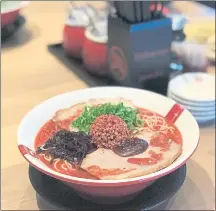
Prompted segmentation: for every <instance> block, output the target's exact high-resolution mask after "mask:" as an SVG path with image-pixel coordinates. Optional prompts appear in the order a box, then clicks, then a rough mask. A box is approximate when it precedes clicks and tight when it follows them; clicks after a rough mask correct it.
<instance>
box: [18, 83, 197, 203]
mask: <svg viewBox="0 0 216 211" xmlns="http://www.w3.org/2000/svg"><path fill="white" fill-rule="evenodd" d="M113 97H124V98H127V99H129V100H132V101H133V102H134V104H136V105H137V106H140V107H143V108H146V109H150V110H152V111H156V112H158V113H159V114H161V115H163V116H164V117H165V116H166V115H167V114H169V116H171V117H176V116H177V117H178V118H176V121H175V125H176V126H177V128H178V129H179V130H180V132H181V134H182V137H183V152H182V154H181V156H180V157H179V158H178V159H177V160H175V161H174V162H173V163H172V164H171V165H170V166H168V167H166V168H164V169H162V170H160V171H157V172H155V173H151V174H148V175H145V176H141V177H136V178H131V179H122V180H91V179H82V178H76V177H72V176H68V175H64V174H61V173H58V172H55V171H53V170H52V169H50V168H48V167H47V166H46V165H45V164H43V163H42V162H41V161H40V160H39V159H37V158H36V157H35V156H34V141H35V137H36V135H37V133H38V131H39V129H40V128H41V127H42V125H43V124H44V123H45V122H47V121H48V120H49V119H51V118H52V116H53V115H54V113H55V112H56V111H57V110H59V109H62V108H67V107H70V106H71V105H73V104H77V103H80V102H84V101H86V100H88V99H92V98H94V99H96V98H113ZM17 135H18V140H17V141H18V147H19V150H20V152H21V153H22V155H23V156H24V158H25V159H26V160H27V161H28V162H29V163H30V164H31V165H32V166H34V167H35V168H37V169H38V170H39V171H41V172H43V173H45V174H47V175H49V176H51V177H54V178H57V179H59V180H61V181H63V182H66V183H67V184H68V185H69V186H71V187H73V188H74V189H75V190H77V191H78V192H79V193H80V194H81V195H82V196H85V197H90V196H93V197H94V198H96V199H97V200H99V202H101V203H102V199H105V200H106V202H107V203H108V199H111V200H112V203H114V202H115V200H117V201H118V202H119V200H121V201H124V200H127V199H129V198H131V197H132V196H135V195H136V194H138V193H139V192H140V191H142V190H143V189H144V188H146V187H147V186H149V185H150V184H152V182H154V181H155V180H156V179H158V178H160V177H162V176H164V175H167V174H169V173H171V172H172V171H174V170H176V169H177V168H179V167H181V166H182V165H183V164H185V162H186V161H187V160H188V159H189V158H190V156H191V155H192V154H193V153H194V151H195V149H196V147H197V146H198V142H199V127H198V125H197V122H196V120H195V119H194V117H193V116H192V115H191V113H190V112H189V111H187V110H183V109H182V107H180V106H179V105H177V104H176V103H175V102H174V101H173V100H171V99H168V98H167V97H164V96H162V95H159V94H156V93H153V92H150V91H145V90H140V89H134V88H124V87H97V88H88V89H83V90H77V91H73V92H68V93H65V94H61V95H58V96H56V97H53V98H51V99H48V100H46V101H44V102H42V103H41V104H39V105H37V106H36V107H35V108H33V109H32V110H31V111H30V112H28V113H27V114H26V116H25V117H24V118H23V120H22V121H21V123H20V125H19V128H18V134H17Z"/></svg>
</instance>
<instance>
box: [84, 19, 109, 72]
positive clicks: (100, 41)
mask: <svg viewBox="0 0 216 211" xmlns="http://www.w3.org/2000/svg"><path fill="white" fill-rule="evenodd" d="M98 25H99V27H97V25H96V28H98V29H99V28H100V27H107V24H106V22H101V23H99V24H98ZM105 30H106V29H105ZM92 31H93V27H88V28H87V29H86V31H85V39H84V46H83V55H82V58H83V62H84V65H85V67H86V69H87V70H88V71H89V72H90V73H93V74H97V75H106V74H107V73H108V63H107V33H105V34H104V35H102V36H96V35H95V34H94V33H92ZM98 31H100V30H98ZM106 31H107V30H106Z"/></svg>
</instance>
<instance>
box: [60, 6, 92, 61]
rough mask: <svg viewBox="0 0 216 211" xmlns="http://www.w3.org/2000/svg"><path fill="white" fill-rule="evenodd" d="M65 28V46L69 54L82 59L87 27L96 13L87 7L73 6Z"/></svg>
mask: <svg viewBox="0 0 216 211" xmlns="http://www.w3.org/2000/svg"><path fill="white" fill-rule="evenodd" d="M69 12H70V13H69V18H68V19H67V22H66V23H65V26H64V30H63V48H64V50H65V51H66V53H67V54H68V55H69V56H72V57H74V58H77V59H81V57H82V51H83V44H84V38H85V29H86V27H87V26H88V25H89V18H90V17H91V18H92V19H94V13H93V12H92V11H91V10H90V9H89V8H88V7H87V6H83V7H78V8H72V10H69Z"/></svg>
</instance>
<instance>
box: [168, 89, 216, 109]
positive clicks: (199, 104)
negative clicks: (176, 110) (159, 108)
mask: <svg viewBox="0 0 216 211" xmlns="http://www.w3.org/2000/svg"><path fill="white" fill-rule="evenodd" d="M167 95H168V96H172V98H173V99H174V100H175V101H178V102H179V103H180V104H182V105H187V106H192V107H215V101H210V102H195V101H190V100H185V99H182V98H180V97H178V96H177V95H175V94H174V93H173V92H172V91H171V90H170V89H169V88H168V91H167Z"/></svg>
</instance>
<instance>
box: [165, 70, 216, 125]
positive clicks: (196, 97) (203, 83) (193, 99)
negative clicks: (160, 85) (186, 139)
mask: <svg viewBox="0 0 216 211" xmlns="http://www.w3.org/2000/svg"><path fill="white" fill-rule="evenodd" d="M167 95H168V97H169V98H172V99H173V100H174V101H176V102H177V103H179V104H181V105H182V106H184V107H185V108H186V109H187V110H189V111H190V112H191V113H192V114H193V116H194V117H195V119H196V120H197V122H198V123H206V122H209V121H214V120H215V76H212V75H209V74H207V73H184V74H182V75H179V76H176V77H174V78H173V79H172V80H170V82H169V86H168V93H167Z"/></svg>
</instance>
